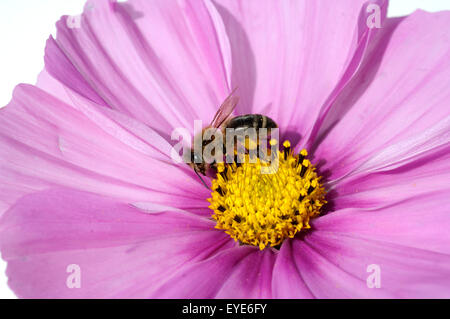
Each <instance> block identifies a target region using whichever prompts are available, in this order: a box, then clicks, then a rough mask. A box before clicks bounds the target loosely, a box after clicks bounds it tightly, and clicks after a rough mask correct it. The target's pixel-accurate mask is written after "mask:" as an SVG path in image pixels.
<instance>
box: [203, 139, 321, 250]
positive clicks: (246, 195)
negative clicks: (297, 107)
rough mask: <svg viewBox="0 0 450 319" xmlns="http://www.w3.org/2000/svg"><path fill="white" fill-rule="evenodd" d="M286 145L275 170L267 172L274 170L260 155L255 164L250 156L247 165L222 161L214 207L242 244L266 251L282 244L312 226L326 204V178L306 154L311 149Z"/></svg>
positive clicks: (215, 182) (214, 186)
mask: <svg viewBox="0 0 450 319" xmlns="http://www.w3.org/2000/svg"><path fill="white" fill-rule="evenodd" d="M283 145H284V147H285V148H284V151H283V152H280V151H278V152H277V153H278V154H277V155H278V156H276V157H275V158H276V159H277V161H278V167H277V169H272V171H271V173H270V174H267V172H263V171H262V169H269V166H270V165H269V162H267V161H263V160H261V159H259V158H257V159H256V162H254V163H251V162H250V161H249V160H248V156H247V157H246V160H245V161H244V163H242V164H236V163H232V164H224V163H220V164H218V172H217V177H216V179H214V180H213V181H212V190H213V191H212V194H211V198H209V199H208V201H209V202H210V203H211V205H210V206H209V207H210V208H211V209H212V210H213V211H214V214H213V215H212V217H213V218H214V219H215V220H216V221H217V225H216V228H217V229H222V230H225V232H226V233H227V234H229V235H230V236H231V237H232V238H233V239H234V240H235V241H239V242H240V243H241V244H247V245H254V246H259V248H260V249H261V250H262V249H264V248H265V247H266V246H272V247H274V246H278V245H280V244H281V243H282V242H283V241H284V240H285V239H286V238H293V237H294V236H295V234H296V233H298V232H299V231H301V230H302V229H308V228H310V225H309V220H310V219H311V218H313V217H315V216H317V215H319V214H320V209H321V207H322V206H323V205H324V204H325V203H326V201H325V189H324V188H323V185H322V184H321V182H320V180H321V177H319V176H317V174H316V171H315V168H314V166H313V165H311V162H310V161H309V160H308V159H306V156H307V155H308V153H307V151H306V150H302V151H301V152H300V154H297V155H294V154H292V151H291V147H290V143H289V141H286V142H285V143H284V144H283ZM272 163H273V162H272Z"/></svg>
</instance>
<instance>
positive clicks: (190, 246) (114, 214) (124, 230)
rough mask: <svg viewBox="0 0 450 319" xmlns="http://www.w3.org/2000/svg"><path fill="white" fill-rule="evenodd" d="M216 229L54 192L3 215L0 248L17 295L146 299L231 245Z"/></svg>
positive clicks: (183, 217) (199, 221)
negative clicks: (76, 272)
mask: <svg viewBox="0 0 450 319" xmlns="http://www.w3.org/2000/svg"><path fill="white" fill-rule="evenodd" d="M213 227H214V223H213V222H212V221H209V220H206V219H203V218H200V217H197V216H195V215H191V214H189V213H186V212H184V213H183V212H177V213H175V212H170V211H167V212H163V213H160V214H157V215H154V214H146V213H143V212H141V211H139V210H137V209H136V208H133V207H132V206H130V205H128V204H124V203H120V202H118V201H115V200H111V199H108V198H106V197H101V196H98V195H93V194H89V193H85V192H78V191H72V190H67V189H55V190H47V191H44V192H40V193H35V194H32V195H27V196H25V197H24V198H22V199H21V200H19V201H18V202H17V203H16V204H15V205H14V206H13V207H12V208H11V209H10V210H9V211H8V212H7V213H6V214H5V215H4V216H3V217H2V219H1V226H0V243H1V244H0V249H1V252H2V256H3V258H4V259H5V260H6V261H7V262H8V268H7V275H8V277H9V285H10V287H11V288H12V289H13V290H14V291H15V293H16V294H17V295H18V296H19V297H25V298H145V297H149V296H151V295H152V294H153V293H154V291H155V290H156V289H157V287H159V286H160V285H162V284H163V283H164V282H166V281H167V279H169V278H170V276H171V275H172V274H173V273H176V272H177V271H182V270H183V269H185V268H186V267H190V265H193V264H197V263H200V262H202V261H203V260H207V259H208V258H210V257H211V256H214V255H216V254H217V253H219V252H220V251H226V250H227V249H229V248H231V247H234V246H235V244H234V242H233V241H232V240H230V238H229V236H228V235H226V234H224V233H223V232H219V231H217V230H215V229H214V228H213ZM69 265H78V266H79V267H80V269H81V288H79V289H77V288H72V289H70V288H68V286H67V285H66V282H67V278H68V277H69V275H70V273H68V272H67V267H68V266H69ZM203 276H206V278H208V280H210V281H214V280H215V278H216V274H215V273H214V271H212V272H211V273H203ZM204 278H205V277H204ZM172 297H173V296H172Z"/></svg>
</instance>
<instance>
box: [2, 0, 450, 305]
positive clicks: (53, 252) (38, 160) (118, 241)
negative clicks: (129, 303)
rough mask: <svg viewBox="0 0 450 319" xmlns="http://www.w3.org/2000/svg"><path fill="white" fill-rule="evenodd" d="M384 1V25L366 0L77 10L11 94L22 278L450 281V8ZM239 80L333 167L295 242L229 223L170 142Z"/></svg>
mask: <svg viewBox="0 0 450 319" xmlns="http://www.w3.org/2000/svg"><path fill="white" fill-rule="evenodd" d="M371 3H372V4H376V5H377V6H378V7H375V8H379V9H380V11H379V12H380V14H381V16H380V17H381V26H382V28H377V27H373V26H369V24H368V23H367V21H368V20H369V19H371V18H372V16H371V15H372V14H376V11H377V10H375V11H371V10H368V9H369V8H368V6H369V3H368V2H367V3H366V2H365V1H364V0H342V1H326V0H323V1H308V0H296V1H261V0H259V1H250V0H249V1H237V0H234V1H233V0H228V1H226V0H214V1H209V0H205V1H197V0H191V1H167V0H157V1H147V0H132V1H129V2H127V3H115V2H112V1H90V3H89V4H88V6H87V7H86V10H85V12H84V14H83V15H82V17H80V18H79V19H78V20H77V21H78V22H79V25H78V24H73V23H67V22H68V18H67V17H63V18H62V19H61V21H59V22H58V24H57V27H58V34H57V37H56V39H53V38H50V39H49V40H48V43H47V48H46V52H45V62H46V68H45V70H44V71H43V72H42V73H41V74H40V76H39V80H38V83H37V85H36V86H30V85H19V86H18V87H17V88H16V90H15V92H14V97H13V99H12V101H11V103H10V104H9V105H8V106H7V107H6V108H5V109H2V110H1V111H0V127H1V130H0V157H1V163H0V176H1V180H0V216H1V221H0V249H1V252H2V257H3V258H4V259H5V260H6V261H7V262H8V269H7V275H8V277H9V285H10V287H11V288H12V289H13V290H14V292H15V293H16V294H17V295H18V296H19V297H26V298H27V297H38V298H54V297H58V298H77V297H82V298H110V297H113V298H116V297H118V298H135V297H144V298H175V297H182V298H184V297H189V298H212V297H216V298H222V297H232V298H241V297H242V298H260V297H263V298H272V297H273V298H310V297H318V298H346V297H361V298H372V297H388V298H391V297H400V298H417V297H447V298H448V297H450V288H449V287H450V236H449V232H448V229H449V227H450V215H449V213H450V212H449V208H448V207H449V205H450V196H449V183H448V181H449V178H450V170H449V168H450V153H449V149H450V143H449V142H450V108H449V101H450V12H440V13H436V14H430V13H427V12H423V11H417V12H415V13H414V14H412V15H410V16H408V17H404V18H395V19H387V18H385V15H386V8H387V5H388V4H387V1H382V0H380V1H372V2H371ZM371 7H373V5H372V6H371ZM374 12H375V13H374ZM69 21H72V20H69ZM235 87H238V91H237V95H238V96H239V97H240V103H239V105H238V107H237V114H248V113H260V114H264V115H267V116H270V117H271V118H272V119H274V120H275V121H276V122H277V123H278V126H279V127H280V131H281V135H282V138H284V139H289V140H290V141H291V142H292V143H293V145H295V146H296V147H295V152H296V153H298V152H299V151H300V150H301V149H302V148H306V149H307V150H308V151H309V153H310V159H311V161H312V162H313V163H315V164H317V168H318V172H319V173H320V174H321V175H322V176H323V177H324V178H325V180H324V181H325V183H324V186H325V189H326V191H327V200H328V201H329V205H327V207H326V208H325V210H324V211H323V212H322V214H321V216H319V217H318V218H315V219H313V220H312V221H311V225H312V229H311V230H308V231H304V232H301V233H300V234H299V235H298V236H296V237H295V238H293V239H287V240H285V241H284V242H283V243H282V245H281V247H280V249H279V250H276V249H273V248H265V249H263V250H260V249H259V248H258V247H254V246H251V245H243V246H240V245H239V244H237V243H235V241H234V240H233V239H232V238H230V236H229V235H227V234H226V233H225V232H224V231H223V230H218V229H215V228H214V226H215V222H214V221H213V220H212V219H211V218H210V217H211V215H212V213H213V212H212V211H211V209H209V208H208V205H209V204H208V202H207V201H206V199H207V198H209V197H210V196H211V194H210V192H208V190H206V189H205V188H204V187H203V186H202V184H201V183H200V182H199V181H198V179H197V177H196V175H195V174H194V172H193V171H192V169H190V168H189V167H188V166H187V165H185V164H178V165H177V164H175V163H173V162H172V160H171V158H170V150H171V145H172V144H173V141H171V139H170V135H171V132H172V131H173V129H174V128H176V127H186V128H187V129H189V130H190V131H192V130H193V124H194V120H196V119H201V120H202V121H203V122H204V123H207V122H209V121H210V120H211V119H212V117H213V116H214V114H215V112H216V111H217V108H218V106H219V105H220V103H221V102H222V101H223V100H224V99H225V97H226V96H227V95H228V94H229V93H230V91H231V90H232V89H233V88H235ZM73 265H75V266H74V267H75V268H74V267H72V266H73ZM73 269H76V270H79V275H80V278H79V282H78V283H79V287H71V286H70V285H68V280H69V279H68V278H70V276H71V274H72V270H73ZM373 270H375V272H376V273H373V272H372V271H373ZM373 275H377V276H379V277H377V278H378V279H376V280H375V281H374V282H375V286H374V285H370V284H371V283H374V282H371V281H370V280H371V278H372V279H373V278H374V277H371V276H373ZM370 287H371V288H370Z"/></svg>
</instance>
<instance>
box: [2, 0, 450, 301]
mask: <svg viewBox="0 0 450 319" xmlns="http://www.w3.org/2000/svg"><path fill="white" fill-rule="evenodd" d="M149 1H150V0H149ZM167 1H170V0H167ZM194 1H195V0H194ZM311 1H314V0H311ZM337 1H338V0H337ZM84 2H85V1H84V0H0V45H1V46H0V107H1V106H4V105H6V104H7V103H8V102H9V101H10V99H11V93H12V90H13V89H14V87H15V86H16V85H17V84H18V83H30V84H34V83H35V81H36V77H37V75H38V73H39V72H40V71H41V70H42V69H43V67H44V61H43V54H44V47H45V41H46V40H47V38H48V37H49V35H50V34H55V31H56V29H55V26H54V24H55V22H56V21H57V20H59V18H60V16H61V15H65V14H67V15H77V14H79V13H81V11H82V9H83V6H84ZM418 8H420V9H423V10H427V11H440V10H450V0H391V3H390V7H389V16H403V15H407V14H409V13H411V12H413V11H415V10H416V9H418ZM0 129H1V128H0ZM0 160H1V159H0ZM0 178H1V177H0ZM5 268H6V264H5V263H4V262H3V261H1V260H0V298H2V299H3V298H14V297H15V296H14V294H13V293H12V292H11V291H10V290H9V288H8V287H7V285H6V277H5ZM37 275H38V274H37Z"/></svg>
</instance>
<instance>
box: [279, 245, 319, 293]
mask: <svg viewBox="0 0 450 319" xmlns="http://www.w3.org/2000/svg"><path fill="white" fill-rule="evenodd" d="M295 254H296V252H295V250H294V249H293V241H292V240H286V241H285V242H283V245H282V246H281V249H280V252H279V254H278V256H277V260H276V262H275V266H274V269H273V279H272V287H273V290H272V291H273V297H274V298H289V299H306V298H312V297H314V295H313V294H312V292H311V290H310V289H309V288H308V286H307V285H306V283H305V280H304V279H303V277H302V274H301V273H300V271H299V268H298V266H297V262H296V261H295V259H294V255H295Z"/></svg>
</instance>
